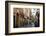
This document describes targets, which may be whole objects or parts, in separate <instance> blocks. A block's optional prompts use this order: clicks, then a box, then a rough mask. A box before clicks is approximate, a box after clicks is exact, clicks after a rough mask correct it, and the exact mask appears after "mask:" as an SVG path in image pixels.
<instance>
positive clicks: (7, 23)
mask: <svg viewBox="0 0 46 36" xmlns="http://www.w3.org/2000/svg"><path fill="white" fill-rule="evenodd" d="M9 2H11V3H26V4H42V5H43V31H37V32H22V33H9V30H8V29H9V27H8V25H9V22H8V18H9V17H8V13H9V12H8V6H9V5H8V3H9ZM44 32H45V3H40V2H39V3H37V2H22V1H5V35H16V34H30V33H31V34H32V33H44Z"/></svg>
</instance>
